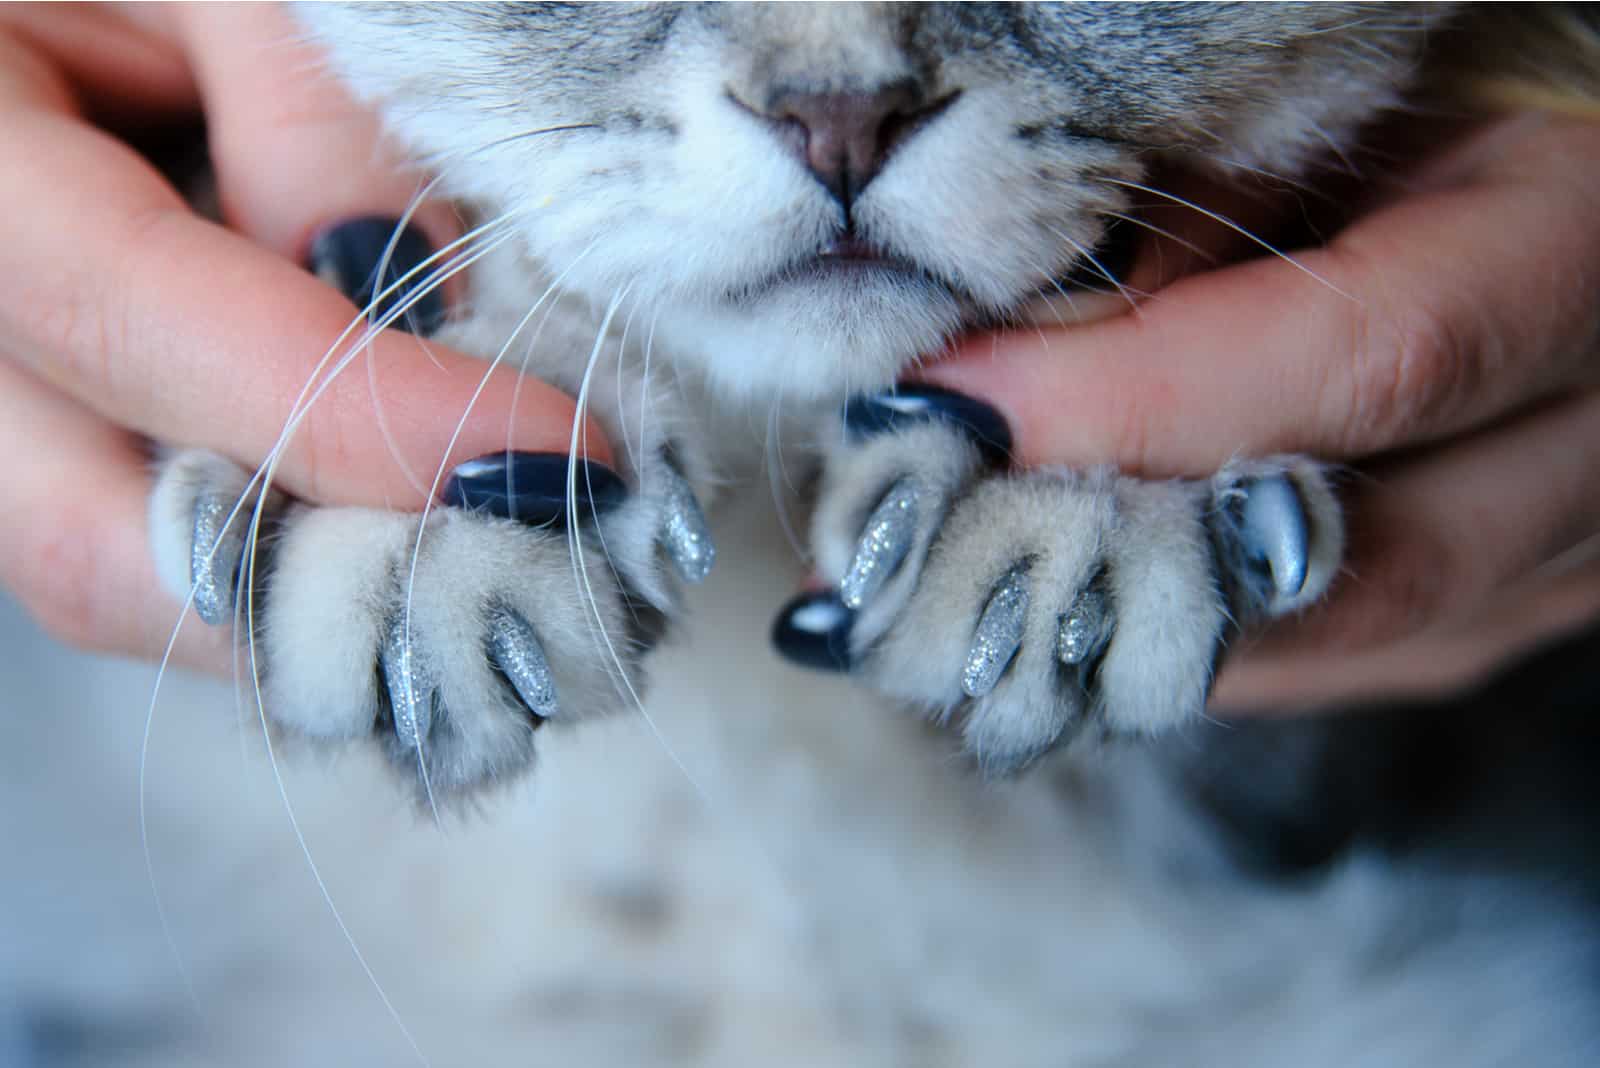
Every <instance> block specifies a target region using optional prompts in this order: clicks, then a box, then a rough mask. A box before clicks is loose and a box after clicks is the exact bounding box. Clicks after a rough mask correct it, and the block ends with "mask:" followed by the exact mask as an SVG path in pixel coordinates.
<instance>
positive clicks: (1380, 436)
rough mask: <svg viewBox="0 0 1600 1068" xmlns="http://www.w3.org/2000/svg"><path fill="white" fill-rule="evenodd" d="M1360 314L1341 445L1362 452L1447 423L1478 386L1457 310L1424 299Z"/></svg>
mask: <svg viewBox="0 0 1600 1068" xmlns="http://www.w3.org/2000/svg"><path fill="white" fill-rule="evenodd" d="M1360 320H1361V324H1360V326H1359V327H1358V331H1359V333H1358V336H1357V338H1356V339H1355V341H1354V343H1353V344H1352V346H1351V352H1352V367H1351V387H1350V407H1349V411H1348V418H1347V419H1346V420H1345V424H1344V437H1343V443H1342V444H1343V449H1344V451H1345V452H1346V453H1347V454H1349V455H1357V456H1359V455H1365V454H1369V453H1373V452H1377V451H1380V450H1382V449H1386V448H1390V447H1393V446H1396V445H1403V444H1406V443H1409V442H1411V441H1414V440H1416V439H1418V438H1421V437H1427V436H1433V435H1435V434H1437V433H1438V432H1439V431H1440V430H1442V429H1444V428H1446V427H1448V426H1449V425H1450V424H1451V423H1452V421H1453V420H1454V418H1455V417H1456V415H1457V413H1458V412H1459V411H1460V410H1461V408H1462V406H1463V403H1464V402H1465V401H1466V400H1467V399H1469V398H1470V397H1472V396H1473V395H1474V393H1475V391H1476V389H1477V382H1476V381H1475V379H1476V378H1477V377H1478V376H1476V375H1475V374H1474V373H1473V369H1474V368H1475V367H1476V366H1477V363H1476V360H1475V359H1474V358H1473V353H1472V352H1471V351H1470V350H1469V348H1468V347H1467V345H1466V344H1465V342H1464V334H1463V329H1462V324H1461V322H1460V316H1459V310H1458V309H1454V308H1451V307H1449V306H1448V305H1434V304H1428V303H1424V302H1420V301H1419V302H1417V303H1415V304H1412V305H1410V306H1408V307H1407V308H1406V309H1405V310H1404V311H1403V312H1398V313H1394V314H1382V313H1368V314H1365V315H1363V316H1361V317H1360Z"/></svg>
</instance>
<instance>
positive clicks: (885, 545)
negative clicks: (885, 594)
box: [839, 478, 922, 609]
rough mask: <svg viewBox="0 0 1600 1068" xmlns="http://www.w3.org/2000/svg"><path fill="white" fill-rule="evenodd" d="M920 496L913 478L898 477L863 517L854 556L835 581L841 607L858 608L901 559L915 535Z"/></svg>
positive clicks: (897, 565) (881, 584) (878, 588)
mask: <svg viewBox="0 0 1600 1068" xmlns="http://www.w3.org/2000/svg"><path fill="white" fill-rule="evenodd" d="M921 498H922V492H921V489H920V487H918V485H917V483H916V481H915V480H914V479H910V478H902V479H900V480H899V481H898V482H896V483H895V484H894V485H892V486H890V487H889V492H888V493H885V494H884V495H883V500H881V501H879V502H878V507H876V508H874V509H873V510H872V514H871V515H870V516H868V517H867V524H866V527H865V528H864V529H863V531H862V533H861V540H860V541H859V542H857V543H856V554H855V557H854V558H853V559H852V560H851V561H850V568H849V570H847V571H846V572H845V574H844V579H843V580H841V581H840V583H839V599H840V600H841V601H843V602H844V603H845V607H847V608H854V609H859V608H860V607H861V606H862V605H864V604H866V602H867V599H868V598H869V597H871V596H872V595H873V594H875V593H877V592H878V590H880V589H881V588H882V587H883V584H884V583H885V582H887V581H888V580H889V576H890V575H892V574H894V572H895V569H896V568H897V567H899V566H900V564H901V562H902V561H903V560H905V558H906V553H908V552H910V551H911V543H912V541H913V540H914V539H915V537H916V533H917V504H918V502H919V501H920V500H921Z"/></svg>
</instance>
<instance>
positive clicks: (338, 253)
mask: <svg viewBox="0 0 1600 1068" xmlns="http://www.w3.org/2000/svg"><path fill="white" fill-rule="evenodd" d="M399 226H400V220H399V219H390V218H385V217H383V216H381V215H372V216H366V217H364V218H359V219H347V220H345V221H344V222H342V223H337V224H335V225H333V226H330V227H328V228H327V229H326V230H324V231H322V232H321V233H320V234H318V235H317V236H316V238H315V239H314V240H313V241H312V242H311V252H310V254H309V255H308V256H307V261H308V262H307V264H306V266H307V267H309V268H310V269H311V272H312V273H313V274H315V275H316V276H317V277H318V278H321V279H322V280H323V281H325V282H327V283H328V284H329V285H331V286H333V287H334V288H335V289H337V290H338V291H339V292H341V293H343V294H344V295H345V296H347V297H349V298H350V299H351V300H352V301H354V302H355V304H356V307H358V308H363V309H365V308H366V307H367V305H368V304H370V303H371V302H372V298H373V295H374V294H376V293H381V292H383V291H384V290H385V289H387V288H389V287H390V286H391V285H393V284H394V283H396V282H398V281H399V280H400V279H401V278H404V277H405V276H406V275H407V274H409V273H410V272H411V271H412V270H414V269H415V268H417V267H418V266H419V265H420V264H422V262H423V261H425V260H426V259H427V258H428V257H429V256H432V255H433V246H432V245H431V244H429V243H428V239H427V238H426V237H424V236H423V235H422V231H421V230H418V229H417V228H416V227H414V226H407V227H406V228H405V229H404V230H401V231H400V236H399V237H396V236H395V230H396V229H398V228H399ZM390 241H393V242H394V248H393V249H392V250H390V252H389V259H388V262H387V263H386V264H385V265H384V267H385V269H384V275H383V281H382V283H381V284H379V282H378V277H377V275H378V265H379V264H380V263H382V262H383V254H384V250H385V249H388V248H389V243H390ZM436 266H437V265H430V266H429V267H425V268H423V269H422V270H420V271H418V272H417V273H416V274H415V275H414V276H413V277H412V278H411V279H410V280H409V281H408V282H407V283H406V285H405V286H404V287H402V288H401V289H398V290H396V291H395V292H394V293H392V294H390V295H389V297H388V298H386V299H385V300H383V301H381V302H379V304H378V306H377V307H376V308H374V309H372V317H373V318H374V319H376V318H378V317H380V316H382V315H384V314H385V313H387V312H388V311H389V310H390V309H391V308H394V307H396V306H397V305H399V304H401V303H403V302H404V301H405V299H406V298H407V297H408V296H409V295H410V294H411V293H412V292H414V291H415V290H416V288H417V287H418V286H419V285H420V283H421V282H423V281H424V280H425V279H426V278H427V277H428V276H429V275H431V274H432V273H433V272H434V270H435V267H436ZM444 318H445V310H444V292H443V290H442V289H440V288H439V287H437V286H436V287H435V288H434V289H432V290H431V291H429V292H428V293H427V294H426V295H424V296H422V297H420V298H418V300H417V302H416V303H415V304H413V305H411V307H409V308H408V309H406V311H405V313H404V314H403V315H401V316H400V317H399V318H398V319H396V320H395V321H394V323H393V326H394V328H395V329H396V330H405V331H407V332H409V333H412V334H417V335H420V336H422V337H426V336H428V335H429V334H431V333H433V332H434V331H435V330H437V329H439V327H441V326H443V325H444Z"/></svg>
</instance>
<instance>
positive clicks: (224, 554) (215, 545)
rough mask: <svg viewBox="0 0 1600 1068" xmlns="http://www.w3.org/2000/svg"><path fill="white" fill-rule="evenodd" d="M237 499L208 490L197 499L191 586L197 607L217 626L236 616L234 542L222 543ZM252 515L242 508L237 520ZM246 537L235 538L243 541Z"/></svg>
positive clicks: (190, 561)
mask: <svg viewBox="0 0 1600 1068" xmlns="http://www.w3.org/2000/svg"><path fill="white" fill-rule="evenodd" d="M233 506H234V501H233V500H232V499H231V498H227V497H223V496H221V495H220V494H216V493H207V494H205V495H204V496H202V497H201V498H200V499H199V500H198V501H196V502H195V506H194V541H193V543H192V544H191V546H190V549H189V586H190V589H192V590H193V591H194V610H195V614H196V615H198V616H199V617H200V618H201V619H202V620H204V621H205V622H206V623H208V624H210V625H211V626H213V627H217V626H221V625H222V624H224V623H227V622H229V621H230V620H231V619H232V617H233V594H234V569H235V565H236V564H237V561H236V560H234V559H233V556H234V550H233V545H232V543H231V541H230V544H227V545H222V544H219V543H220V542H221V540H222V538H223V536H224V535H225V534H226V533H227V531H226V529H224V528H225V527H226V526H227V523H228V516H229V515H230V514H231V513H232V512H233ZM248 519H249V516H248V515H247V514H245V513H243V511H242V510H241V514H240V515H239V516H237V517H235V519H234V522H235V523H244V522H246V521H247V520H248ZM239 540H242V539H237V538H236V539H232V541H239Z"/></svg>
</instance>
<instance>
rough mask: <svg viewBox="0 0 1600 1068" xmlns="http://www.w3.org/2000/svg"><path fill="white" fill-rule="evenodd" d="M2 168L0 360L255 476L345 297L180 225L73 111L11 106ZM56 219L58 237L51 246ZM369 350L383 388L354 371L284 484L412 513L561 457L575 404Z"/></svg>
mask: <svg viewBox="0 0 1600 1068" xmlns="http://www.w3.org/2000/svg"><path fill="white" fill-rule="evenodd" d="M0 156H4V157H5V158H6V159H8V161H10V163H9V165H8V166H7V167H5V168H0V197H4V198H5V199H6V202H7V203H12V204H27V205H28V211H26V212H17V213H13V214H12V215H11V216H9V218H8V223H7V225H6V226H5V240H4V241H0V277H5V278H7V279H8V280H9V283H10V284H9V285H8V286H7V287H6V288H5V290H4V291H3V292H0V344H4V345H6V346H8V347H9V349H10V352H9V353H8V355H9V356H11V357H12V358H15V359H20V360H21V361H22V362H23V363H24V365H26V366H29V367H31V368H32V369H33V370H34V371H35V373H37V374H38V375H39V376H40V377H41V378H43V379H45V380H46V381H49V382H51V383H53V384H55V385H56V386H58V387H60V388H62V389H65V390H66V391H68V392H69V393H70V394H71V395H72V396H74V397H76V398H78V399H80V400H82V401H83V402H84V403H86V404H88V405H90V406H91V407H93V408H94V409H95V410H97V411H99V412H100V413H101V414H102V415H104V416H106V417H107V418H109V419H111V420H113V421H114V422H116V423H118V424H119V425H121V426H125V427H129V428H132V429H136V430H138V431H141V432H143V433H145V434H148V435H150V436H152V437H155V438H158V439H160V440H162V441H163V442H168V443H172V444H179V445H196V446H205V447H209V448H213V449H216V450H218V451H220V452H223V453H224V454H226V455H228V456H231V457H233V458H234V459H235V460H237V461H239V462H240V463H241V464H243V465H245V466H247V467H254V466H255V464H256V463H257V462H258V461H259V460H260V459H261V458H262V457H263V456H265V455H266V454H267V453H268V451H269V450H270V449H271V448H272V447H273V446H274V444H275V443H276V442H277V440H278V438H279V434H280V432H281V431H282V429H283V427H284V425H285V420H286V419H287V418H288V416H289V414H290V412H291V411H292V410H293V408H294V402H295V399H296V397H297V396H298V395H299V393H300V392H301V390H302V388H303V387H304V386H305V385H306V383H307V382H308V381H309V380H310V379H311V377H312V374H313V370H314V368H315V367H316V365H317V363H318V361H319V360H320V359H321V357H322V355H323V354H324V352H325V351H327V349H328V347H329V345H330V344H331V343H332V342H333V341H334V339H336V338H337V337H338V336H339V335H340V333H341V332H342V331H343V330H344V329H345V328H346V327H347V326H348V325H349V323H350V322H351V320H352V317H353V316H354V309H353V308H352V306H351V305H350V304H349V302H348V301H346V300H345V299H344V298H343V297H341V296H340V295H339V294H337V293H336V292H334V291H333V290H331V289H329V288H328V287H326V286H323V285H321V284H320V283H318V282H317V281H316V280H315V279H314V278H312V277H311V276H310V275H307V274H306V273H305V272H303V271H301V270H299V269H298V268H296V267H294V266H293V265H292V264H289V263H287V262H285V261H283V260H281V259H279V258H278V257H277V256H275V255H274V254H272V253H270V252H268V251H266V250H263V249H261V248H260V247H259V246H257V245H255V244H254V243H252V242H250V241H248V240H246V239H244V238H242V237H239V236H238V235H234V234H231V233H229V232H228V231H226V230H224V229H222V228H221V227H218V226H215V225H212V224H209V223H206V222H204V221H202V220H200V219H198V218H196V217H195V216H193V215H192V214H190V213H189V212H188V211H187V209H186V208H185V206H184V205H183V204H182V202H181V201H180V200H179V198H178V197H177V195H176V194H175V193H174V192H173V191H172V190H171V189H170V188H169V187H168V186H166V184H165V183H164V182H163V181H162V180H161V179H160V178H159V176H157V175H156V174H155V173H154V172H153V171H152V170H151V169H150V168H149V167H148V165H147V164H145V163H144V161H142V160H140V159H139V158H138V157H137V156H136V155H135V154H134V153H133V152H132V151H131V150H129V149H128V148H127V147H126V146H124V145H122V144H120V143H118V142H117V141H115V140H114V139H112V138H110V137H108V136H107V135H105V134H103V133H101V132H99V131H96V130H94V129H92V128H89V127H87V126H84V125H83V124H82V123H81V122H79V121H78V120H77V119H75V118H73V117H71V116H68V115H64V114H61V113H59V112H52V111H48V110H41V109H39V108H27V107H8V108H7V110H6V111H5V113H4V116H3V118H0ZM63 175H70V176H72V180H71V181H62V180H61V177H62V176H63ZM69 223H70V232H71V233H72V234H73V235H74V240H73V241H67V240H64V239H63V233H64V227H66V226H67V225H68V224H69ZM366 358H370V359H371V360H372V361H373V362H374V364H375V366H376V368H377V376H378V379H379V389H378V390H376V391H375V390H373V389H372V387H371V385H370V382H369V378H368V376H367V374H366V373H365V368H364V365H361V364H359V363H358V364H357V365H356V366H355V367H354V368H353V372H354V373H345V374H342V375H340V376H339V377H338V378H337V379H335V380H334V382H333V384H332V386H331V387H330V388H329V389H328V391H327V394H326V395H325V396H324V397H323V398H322V399H321V400H320V401H319V402H318V403H317V404H315V405H313V406H312V407H311V409H310V412H309V414H308V415H307V416H306V418H305V421H304V423H303V425H302V426H301V427H300V429H299V432H298V433H297V434H296V435H295V436H294V438H293V441H292V443H291V445H290V447H289V449H288V451H287V453H286V454H285V459H284V462H283V465H282V467H281V468H280V471H279V476H280V479H281V484H282V485H283V487H284V488H286V489H287V490H289V491H290V492H292V493H295V494H298V495H300V496H304V497H307V498H309V499H312V500H316V501H320V502H323V503H346V504H371V505H379V506H390V507H414V506H416V505H418V504H420V503H421V502H422V500H423V499H424V497H425V495H426V493H427V491H428V489H429V487H430V485H431V482H432V479H431V477H430V476H431V475H432V474H433V473H434V472H435V471H436V470H437V468H438V467H439V465H441V464H445V465H450V464H454V463H457V462H459V461H461V460H463V459H467V458H470V457H472V456H476V455H481V454H484V453H490V452H499V451H503V450H506V449H508V448H510V449H516V450H521V451H534V452H564V451H566V450H567V449H568V447H569V443H570V440H571V437H572V427H573V419H574V405H573V402H572V401H571V399H570V398H568V397H566V396H565V395H564V394H561V393H560V392H558V391H557V390H554V389H552V388H550V387H547V386H544V385H542V384H540V383H537V382H533V381H523V382H521V383H520V385H519V384H518V381H517V376H516V375H515V374H514V373H513V372H512V371H511V370H510V369H508V368H504V367H502V368H500V369H499V370H498V371H496V372H495V373H493V374H491V375H488V378H487V381H486V382H485V366H484V364H483V363H482V362H480V361H476V360H472V359H469V358H467V357H464V356H461V355H459V354H455V353H452V352H449V351H447V350H444V349H442V348H439V347H436V346H429V347H428V349H426V350H425V349H424V348H423V347H422V344H421V343H420V342H419V341H417V340H416V339H413V338H410V337H408V336H406V335H403V334H399V333H397V332H395V331H386V332H384V333H383V334H382V335H381V336H379V337H378V338H376V339H375V340H374V341H373V343H372V346H371V351H370V356H369V357H363V359H366ZM480 386H481V394H480V392H479V391H480ZM469 408H470V417H469V418H466V419H465V422H464V423H463V425H462V429H461V431H460V434H459V436H458V437H457V436H456V426H457V422H458V420H461V419H462V417H463V413H467V412H468V411H469ZM453 437H455V447H454V448H450V447H449V445H450V442H451V440H452V438H453ZM584 439H585V440H587V441H588V442H589V443H590V447H589V454H590V455H591V458H593V459H596V460H599V461H600V462H606V461H607V460H608V459H609V458H610V453H609V449H608V447H607V446H606V444H605V442H604V437H603V435H602V434H600V433H599V432H598V431H593V432H587V433H586V434H585V435H584ZM447 454H448V455H447Z"/></svg>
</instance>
